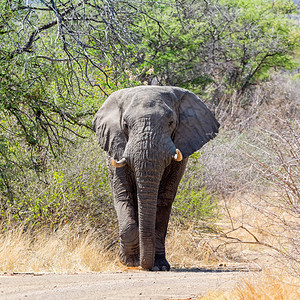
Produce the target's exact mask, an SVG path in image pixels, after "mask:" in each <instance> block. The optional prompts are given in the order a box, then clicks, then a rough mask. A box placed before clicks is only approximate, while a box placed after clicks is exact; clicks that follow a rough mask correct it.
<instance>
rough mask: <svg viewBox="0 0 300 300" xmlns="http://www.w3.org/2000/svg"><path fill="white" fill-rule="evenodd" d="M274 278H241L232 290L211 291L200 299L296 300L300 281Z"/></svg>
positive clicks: (266, 276) (299, 292)
mask: <svg viewBox="0 0 300 300" xmlns="http://www.w3.org/2000/svg"><path fill="white" fill-rule="evenodd" d="M292 281H293V282H289V283H287V282H286V281H285V280H282V279H278V278H277V279H276V278H274V277H272V276H270V275H263V276H259V277H258V278H255V279H251V280H243V281H242V282H241V283H240V284H239V285H237V286H236V287H235V288H234V289H233V290H230V291H223V292H218V293H215V292H211V293H209V294H208V295H206V296H203V297H201V298H199V299H201V300H257V299H262V300H297V299H299V296H300V281H299V280H298V281H296V280H295V279H293V280H292Z"/></svg>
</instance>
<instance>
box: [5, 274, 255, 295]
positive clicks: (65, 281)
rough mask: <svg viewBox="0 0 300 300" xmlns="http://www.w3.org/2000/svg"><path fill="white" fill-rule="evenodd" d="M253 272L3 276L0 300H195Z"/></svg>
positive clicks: (234, 282)
mask: <svg viewBox="0 0 300 300" xmlns="http://www.w3.org/2000/svg"><path fill="white" fill-rule="evenodd" d="M250 274H251V272H240V271H239V272H237V271H220V270H202V269H194V270H173V271H170V272H145V271H130V272H116V273H108V272H107V273H79V274H2V275H0V299H43V300H46V299H51V300H52V299H72V300H73V299H90V300H91V299H194V298H197V297H198V296H201V295H203V294H205V293H207V292H208V291H214V290H218V289H222V290H223V289H228V288H231V287H232V286H233V285H235V284H236V283H237V282H239V281H240V279H241V278H242V277H243V278H245V277H247V276H249V275H250Z"/></svg>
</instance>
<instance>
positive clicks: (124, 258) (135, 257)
mask: <svg viewBox="0 0 300 300" xmlns="http://www.w3.org/2000/svg"><path fill="white" fill-rule="evenodd" d="M118 254H119V259H120V262H121V263H122V264H123V265H125V266H127V267H138V266H139V265H140V255H139V254H126V253H125V252H124V250H123V249H122V248H120V250H119V253H118Z"/></svg>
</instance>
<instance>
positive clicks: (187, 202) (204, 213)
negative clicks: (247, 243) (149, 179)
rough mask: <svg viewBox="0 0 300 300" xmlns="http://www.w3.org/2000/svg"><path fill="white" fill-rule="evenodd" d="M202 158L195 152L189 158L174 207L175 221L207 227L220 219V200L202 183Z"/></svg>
mask: <svg viewBox="0 0 300 300" xmlns="http://www.w3.org/2000/svg"><path fill="white" fill-rule="evenodd" d="M200 156H201V153H200V152H195V153H194V154H192V155H191V156H190V158H189V163H188V166H187V170H186V172H185V174H184V176H183V178H182V180H181V183H180V185H179V188H178V192H177V195H176V199H175V202H174V205H173V219H175V220H176V221H179V222H180V223H182V224H191V223H194V225H197V226H202V227H207V223H212V222H213V221H215V220H216V219H217V218H218V199H217V197H216V194H215V193H212V192H210V191H209V190H208V189H207V188H206V187H205V186H204V185H203V183H202V180H201V165H200V164H199V158H200Z"/></svg>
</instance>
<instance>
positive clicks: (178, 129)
mask: <svg viewBox="0 0 300 300" xmlns="http://www.w3.org/2000/svg"><path fill="white" fill-rule="evenodd" d="M219 126H220V124H219V123H218V121H217V120H216V119H215V117H214V115H213V113H212V112H211V111H210V110H209V109H208V108H207V107H206V105H205V104H204V103H203V102H202V101H201V100H200V99H199V98H198V97H197V96H196V95H195V94H194V93H192V92H191V91H189V90H186V89H183V88H179V87H172V86H150V85H149V86H137V87H131V88H125V89H121V90H118V91H116V92H113V93H112V94H111V95H110V96H109V97H108V98H107V99H106V101H105V102H104V104H103V105H102V106H101V108H100V109H99V110H98V112H97V113H96V115H95V117H94V120H93V130H94V131H95V132H96V136H97V140H98V143H99V145H100V147H101V148H102V149H103V150H104V151H105V152H106V156H107V162H108V169H109V177H110V182H111V187H112V192H113V198H114V207H115V210H116V213H117V217H118V223H119V238H120V248H119V252H118V256H119V259H120V261H121V263H123V264H124V265H126V266H131V267H137V266H141V267H142V268H143V269H146V270H154V271H155V270H156V271H169V270H170V264H169V263H168V261H167V259H166V252H165V238H166V233H167V227H168V222H169V217H170V213H171V207H172V203H173V201H174V198H175V195H176V192H177V188H178V185H179V182H180V180H181V178H182V176H183V173H184V170H185V167H186V164H187V161H188V157H189V155H191V154H192V153H193V152H195V151H197V150H199V149H200V148H201V147H202V146H203V145H204V144H205V143H207V142H208V141H209V140H210V139H213V138H214V137H215V136H216V134H217V133H218V128H219Z"/></svg>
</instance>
